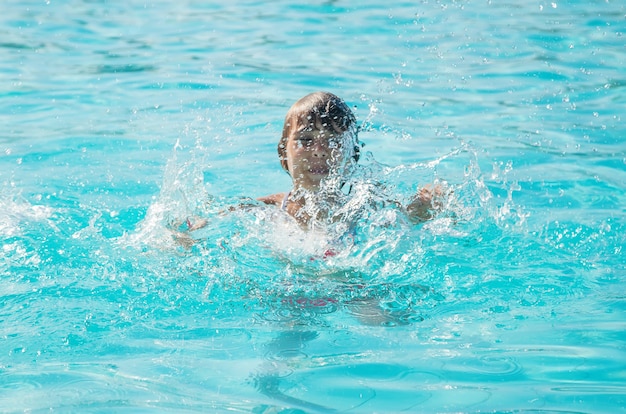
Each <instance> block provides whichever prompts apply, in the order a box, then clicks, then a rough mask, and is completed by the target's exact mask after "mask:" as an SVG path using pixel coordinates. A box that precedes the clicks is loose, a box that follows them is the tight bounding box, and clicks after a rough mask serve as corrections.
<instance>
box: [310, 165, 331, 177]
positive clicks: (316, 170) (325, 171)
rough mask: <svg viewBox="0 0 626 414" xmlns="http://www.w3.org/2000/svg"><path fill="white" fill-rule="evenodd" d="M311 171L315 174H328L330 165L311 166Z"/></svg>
mask: <svg viewBox="0 0 626 414" xmlns="http://www.w3.org/2000/svg"><path fill="white" fill-rule="evenodd" d="M309 172H310V173H312V174H315V175H328V167H325V166H319V167H312V168H309Z"/></svg>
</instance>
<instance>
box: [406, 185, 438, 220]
mask: <svg viewBox="0 0 626 414" xmlns="http://www.w3.org/2000/svg"><path fill="white" fill-rule="evenodd" d="M442 196H443V190H442V188H441V186H436V187H434V188H433V187H432V186H430V185H427V186H426V187H423V188H421V189H420V190H419V191H418V192H417V194H416V195H415V196H413V198H412V199H411V202H410V203H409V204H408V205H407V206H406V212H407V214H408V216H409V219H411V220H412V221H414V222H416V223H421V222H423V221H426V220H430V219H431V218H433V217H434V215H435V213H436V212H437V211H438V210H441V209H442V207H443V205H442V202H441V197H442Z"/></svg>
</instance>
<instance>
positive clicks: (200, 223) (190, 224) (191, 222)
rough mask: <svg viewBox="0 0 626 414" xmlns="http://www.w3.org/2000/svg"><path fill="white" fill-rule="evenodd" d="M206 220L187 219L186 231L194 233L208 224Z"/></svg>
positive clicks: (198, 218)
mask: <svg viewBox="0 0 626 414" xmlns="http://www.w3.org/2000/svg"><path fill="white" fill-rule="evenodd" d="M208 223H209V222H208V220H206V219H203V218H200V217H188V218H187V231H194V230H198V229H201V228H203V227H205V226H206V225H207V224H208Z"/></svg>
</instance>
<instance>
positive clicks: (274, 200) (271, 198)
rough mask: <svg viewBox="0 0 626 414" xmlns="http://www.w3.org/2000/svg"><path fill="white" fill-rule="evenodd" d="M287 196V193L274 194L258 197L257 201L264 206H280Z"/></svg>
mask: <svg viewBox="0 0 626 414" xmlns="http://www.w3.org/2000/svg"><path fill="white" fill-rule="evenodd" d="M287 194H289V193H276V194H271V195H268V196H265V197H259V198H257V200H258V201H260V202H262V203H265V204H271V205H275V206H280V205H281V204H282V203H283V200H284V199H285V197H286V196H287Z"/></svg>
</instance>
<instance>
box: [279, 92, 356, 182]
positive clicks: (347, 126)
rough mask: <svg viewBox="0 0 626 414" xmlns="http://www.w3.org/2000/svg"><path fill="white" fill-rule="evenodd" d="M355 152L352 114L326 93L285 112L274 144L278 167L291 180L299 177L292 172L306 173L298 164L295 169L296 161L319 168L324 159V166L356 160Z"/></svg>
mask: <svg viewBox="0 0 626 414" xmlns="http://www.w3.org/2000/svg"><path fill="white" fill-rule="evenodd" d="M359 149H360V146H359V141H358V138H357V127H356V118H355V116H354V114H353V113H352V111H351V110H350V108H349V107H348V105H346V103H345V102H344V101H343V100H342V99H341V98H339V97H338V96H336V95H333V94H332V93H328V92H315V93H312V94H310V95H307V96H305V97H304V98H302V99H300V100H299V101H298V102H296V103H295V104H294V105H293V106H292V107H291V108H290V109H289V111H288V112H287V116H286V117H285V124H284V127H283V135H282V138H281V139H280V142H279V143H278V155H279V158H280V162H281V165H282V166H283V168H284V169H285V170H286V171H287V172H288V173H289V174H290V175H291V176H292V178H293V179H294V180H296V179H297V178H299V176H298V177H297V176H294V173H297V174H308V173H309V171H304V170H303V166H302V165H300V166H299V167H298V165H297V163H298V162H300V164H303V162H302V161H304V164H305V165H307V166H308V165H310V167H307V169H314V168H318V169H323V168H321V167H320V164H319V160H320V159H322V158H324V157H325V158H324V164H325V165H327V166H328V165H329V164H330V163H333V162H338V161H339V162H344V161H348V159H352V160H354V161H357V160H358V157H359ZM298 168H300V169H299V170H298ZM296 170H297V171H296ZM327 173H328V171H326V174H327ZM320 175H324V173H323V171H322V172H321V173H320Z"/></svg>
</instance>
